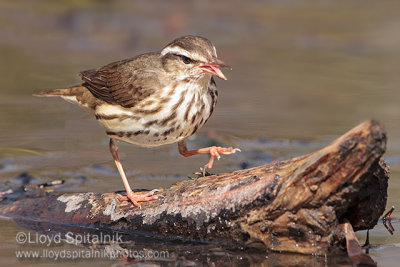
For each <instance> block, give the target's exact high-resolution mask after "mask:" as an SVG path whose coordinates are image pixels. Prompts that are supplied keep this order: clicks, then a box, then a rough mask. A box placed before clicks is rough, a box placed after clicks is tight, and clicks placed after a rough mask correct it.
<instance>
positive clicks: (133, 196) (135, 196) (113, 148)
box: [110, 139, 158, 208]
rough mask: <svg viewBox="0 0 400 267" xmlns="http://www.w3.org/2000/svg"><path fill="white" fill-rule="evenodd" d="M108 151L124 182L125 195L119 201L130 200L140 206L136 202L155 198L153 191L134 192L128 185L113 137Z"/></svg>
mask: <svg viewBox="0 0 400 267" xmlns="http://www.w3.org/2000/svg"><path fill="white" fill-rule="evenodd" d="M110 152H111V155H112V156H113V158H114V161H115V165H117V169H118V171H119V174H120V175H121V178H122V181H123V182H124V186H125V190H126V197H124V196H121V197H120V200H121V201H129V200H130V201H132V203H133V204H134V205H135V206H138V207H139V208H140V205H139V203H138V202H145V201H150V200H154V199H157V198H158V197H157V196H154V191H151V192H148V193H146V194H137V193H134V192H133V191H132V189H131V187H130V185H129V182H128V179H127V178H126V176H125V172H124V169H123V168H122V164H121V162H120V160H119V157H118V146H117V145H116V144H115V143H114V141H113V139H110Z"/></svg>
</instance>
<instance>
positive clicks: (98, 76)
mask: <svg viewBox="0 0 400 267" xmlns="http://www.w3.org/2000/svg"><path fill="white" fill-rule="evenodd" d="M134 61H135V59H129V60H122V61H118V62H114V63H111V64H108V65H106V66H104V67H102V68H100V69H94V70H87V71H82V72H81V73H80V76H81V78H82V80H83V81H84V86H85V87H86V88H88V89H89V91H90V92H91V93H92V94H93V95H94V96H95V97H97V98H99V99H101V100H103V101H105V102H107V103H109V104H118V105H121V106H123V107H125V108H131V107H134V106H135V105H136V104H137V103H139V102H141V101H143V100H144V99H146V98H147V97H149V96H150V95H151V94H153V93H154V92H155V91H156V89H158V87H159V86H160V85H159V81H158V77H157V75H156V74H157V73H156V72H154V71H148V70H146V69H144V68H143V67H142V68H140V66H143V64H135V62H134ZM135 66H136V67H135ZM137 66H139V67H137Z"/></svg>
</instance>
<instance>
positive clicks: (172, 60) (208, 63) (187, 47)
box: [161, 36, 230, 80]
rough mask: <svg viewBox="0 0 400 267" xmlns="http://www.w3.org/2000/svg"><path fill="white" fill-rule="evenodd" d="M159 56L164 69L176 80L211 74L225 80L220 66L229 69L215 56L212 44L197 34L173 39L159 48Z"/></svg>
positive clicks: (197, 78) (194, 78)
mask: <svg viewBox="0 0 400 267" xmlns="http://www.w3.org/2000/svg"><path fill="white" fill-rule="evenodd" d="M161 57H162V64H163V67H164V69H165V70H166V71H167V72H168V73H170V74H171V75H174V76H176V79H178V80H187V79H189V80H199V79H201V78H203V77H205V76H208V77H210V76H211V75H214V76H217V77H219V78H221V79H223V80H226V77H225V75H224V74H223V73H222V71H221V70H220V68H221V67H222V68H227V69H230V67H229V66H228V65H226V64H225V63H224V62H222V61H221V60H219V59H218V58H217V51H216V49H215V47H214V45H213V44H212V43H211V42H210V41H209V40H207V39H206V38H203V37H199V36H183V37H180V38H178V39H175V40H173V41H172V42H171V43H169V44H168V45H167V46H165V47H164V48H163V49H162V50H161ZM210 74H211V75H210Z"/></svg>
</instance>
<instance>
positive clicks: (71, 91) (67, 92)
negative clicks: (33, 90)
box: [33, 86, 81, 97]
mask: <svg viewBox="0 0 400 267" xmlns="http://www.w3.org/2000/svg"><path fill="white" fill-rule="evenodd" d="M78 87H81V86H73V87H70V88H64V89H53V90H50V91H46V92H41V93H37V94H33V96H38V97H49V96H61V97H62V96H73V95H75V93H76V89H77V88H78Z"/></svg>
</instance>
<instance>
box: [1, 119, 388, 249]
mask: <svg viewBox="0 0 400 267" xmlns="http://www.w3.org/2000/svg"><path fill="white" fill-rule="evenodd" d="M385 148H386V133H385V131H384V129H383V127H382V125H381V124H380V123H379V122H377V121H367V122H364V123H362V124H360V125H359V126H357V127H355V128H354V129H352V130H351V131H349V132H348V133H346V134H344V135H343V136H341V137H340V138H338V139H337V140H336V141H334V142H333V143H332V144H330V145H328V146H326V147H324V148H322V149H320V150H318V151H316V152H314V153H311V154H309V155H305V156H301V157H297V158H293V159H290V160H286V161H283V162H277V163H273V164H267V165H263V166H259V167H255V168H251V169H245V170H239V171H234V172H232V173H224V174H220V175H213V176H207V177H201V178H198V179H195V180H185V181H182V182H179V183H177V184H175V185H173V186H171V187H170V188H168V189H160V192H159V193H158V194H159V195H160V198H159V199H158V200H155V201H152V202H148V203H145V204H143V205H142V208H141V209H139V208H137V207H133V206H132V205H131V204H129V203H127V202H124V203H121V202H120V201H119V200H118V197H117V195H116V194H115V193H105V194H98V193H82V194H63V195H51V194H46V195H43V194H41V196H38V195H37V192H35V193H30V194H29V192H28V194H26V196H25V197H21V198H20V199H19V200H17V201H9V200H7V199H5V200H4V201H2V204H1V205H0V215H2V216H6V217H9V218H14V219H18V220H19V221H24V222H25V225H26V222H29V221H35V222H50V223H62V224H68V225H73V226H74V225H75V226H81V227H95V228H97V229H98V228H107V229H116V230H121V229H123V230H124V231H125V232H126V231H128V232H129V231H132V232H135V231H140V232H146V233H152V234H160V235H162V236H168V237H174V238H176V237H178V238H179V237H180V238H185V239H191V240H213V241H223V242H225V243H228V244H229V243H230V244H234V245H241V246H243V245H244V246H255V245H257V246H259V245H262V246H265V247H267V248H268V249H270V250H273V251H289V252H298V253H304V254H312V253H314V254H324V253H327V252H328V251H329V248H332V247H338V246H340V244H342V243H344V242H343V241H344V240H345V237H346V234H345V233H344V232H343V229H342V227H341V224H343V223H346V222H349V223H351V225H352V226H353V229H354V230H356V231H357V230H362V229H370V228H372V227H374V225H375V224H376V223H377V222H378V219H379V217H380V216H381V214H382V213H383V211H384V209H385V205H386V197H387V185H388V177H389V171H388V167H387V165H386V164H385V163H384V161H383V159H382V158H381V157H382V155H383V153H384V152H385ZM5 198H7V197H5Z"/></svg>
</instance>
